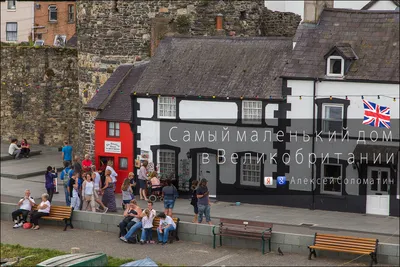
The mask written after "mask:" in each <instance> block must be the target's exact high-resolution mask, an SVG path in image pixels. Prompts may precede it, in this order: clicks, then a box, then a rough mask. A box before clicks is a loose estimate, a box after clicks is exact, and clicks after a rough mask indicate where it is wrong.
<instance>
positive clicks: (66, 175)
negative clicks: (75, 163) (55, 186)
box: [63, 169, 72, 185]
mask: <svg viewBox="0 0 400 267" xmlns="http://www.w3.org/2000/svg"><path fill="white" fill-rule="evenodd" d="M71 171H72V170H71V169H70V170H69V171H68V172H67V171H66V170H63V172H64V185H69V180H70V179H71V177H70V176H69V174H70V173H71Z"/></svg>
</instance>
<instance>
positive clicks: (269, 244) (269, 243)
mask: <svg viewBox="0 0 400 267" xmlns="http://www.w3.org/2000/svg"><path fill="white" fill-rule="evenodd" d="M268 246H269V252H271V238H269V239H268Z"/></svg>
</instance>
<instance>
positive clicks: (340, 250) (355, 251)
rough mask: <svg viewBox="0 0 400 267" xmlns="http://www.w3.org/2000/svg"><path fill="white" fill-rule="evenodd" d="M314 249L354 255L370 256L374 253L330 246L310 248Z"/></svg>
mask: <svg viewBox="0 0 400 267" xmlns="http://www.w3.org/2000/svg"><path fill="white" fill-rule="evenodd" d="M310 248H313V249H321V250H331V251H337V252H347V253H354V254H366V255H369V254H370V253H372V252H374V251H371V250H358V249H347V248H346V249H340V248H336V247H329V246H310Z"/></svg>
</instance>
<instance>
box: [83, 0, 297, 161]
mask: <svg viewBox="0 0 400 267" xmlns="http://www.w3.org/2000/svg"><path fill="white" fill-rule="evenodd" d="M218 14H222V15H223V30H222V31H217V30H216V25H215V24H216V16H217V15H218ZM300 21H301V18H300V16H298V15H296V14H294V13H280V12H272V11H270V10H267V9H266V8H265V7H264V0H157V1H156V0H152V1H150V0H135V1H121V0H120V1H118V0H103V1H91V0H78V2H77V34H78V50H79V88H80V90H81V91H85V96H86V97H85V98H84V103H85V102H87V101H88V100H90V99H91V97H92V96H93V95H94V94H95V93H96V90H98V89H99V88H100V87H101V85H102V84H103V83H104V82H105V81H106V80H107V78H108V77H110V75H111V73H112V72H113V71H114V70H115V69H116V67H117V66H119V65H120V64H124V63H131V64H132V63H134V62H135V61H137V60H143V59H146V58H148V57H149V56H150V55H151V53H152V50H154V48H155V47H156V45H157V44H158V41H159V40H160V39H162V38H163V37H164V36H165V35H192V36H203V35H235V36H293V35H294V33H295V31H296V29H297V26H298V24H299V23H300ZM86 117H87V120H85V121H84V122H82V126H87V127H89V128H90V127H92V126H90V123H91V122H90V120H91V119H90V117H91V116H90V115H87V116H86ZM85 131H86V132H87V133H89V132H91V133H92V134H91V135H93V131H92V130H89V129H85ZM92 137H93V136H85V140H91V139H92ZM93 151H94V144H93V143H91V144H88V143H86V152H89V153H92V152H93Z"/></svg>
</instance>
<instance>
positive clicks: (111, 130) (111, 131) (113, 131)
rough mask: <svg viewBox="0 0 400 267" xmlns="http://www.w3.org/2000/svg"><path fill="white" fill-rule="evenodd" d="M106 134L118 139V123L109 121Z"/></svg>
mask: <svg viewBox="0 0 400 267" xmlns="http://www.w3.org/2000/svg"><path fill="white" fill-rule="evenodd" d="M107 128H108V129H107V133H108V136H110V137H119V132H120V131H119V122H113V121H109V122H108V123H107Z"/></svg>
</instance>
